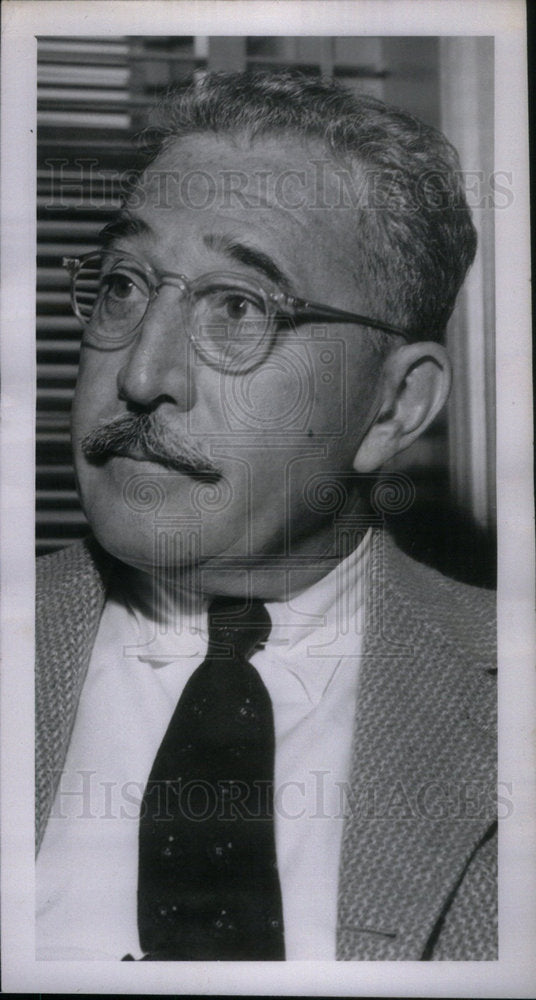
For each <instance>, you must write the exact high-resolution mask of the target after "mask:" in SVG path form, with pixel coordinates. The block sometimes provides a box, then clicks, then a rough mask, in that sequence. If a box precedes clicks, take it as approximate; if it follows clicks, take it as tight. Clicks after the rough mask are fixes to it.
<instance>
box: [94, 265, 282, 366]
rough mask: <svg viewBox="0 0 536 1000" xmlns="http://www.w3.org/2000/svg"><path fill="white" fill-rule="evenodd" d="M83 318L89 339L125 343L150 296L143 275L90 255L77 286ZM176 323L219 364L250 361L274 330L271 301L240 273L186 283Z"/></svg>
mask: <svg viewBox="0 0 536 1000" xmlns="http://www.w3.org/2000/svg"><path fill="white" fill-rule="evenodd" d="M74 295H75V302H76V306H77V310H78V313H79V316H80V318H81V320H82V321H83V323H84V324H85V325H86V326H87V328H88V332H89V334H90V335H93V336H96V337H98V338H99V337H100V338H104V339H105V340H106V341H107V342H108V343H110V342H113V341H114V340H116V341H117V342H118V343H119V342H122V341H124V339H125V337H128V336H129V335H130V334H131V333H133V332H134V331H135V330H136V328H137V327H138V326H139V325H140V323H141V322H142V320H143V318H144V316H145V313H146V311H147V309H148V307H149V303H150V300H151V297H152V292H151V286H150V285H149V283H148V280H147V278H146V276H145V275H144V274H143V272H142V271H141V269H140V270H138V269H137V268H136V266H135V265H134V264H133V263H131V262H130V261H128V260H126V259H121V258H119V257H118V258H111V257H105V256H104V255H101V254H95V255H92V256H91V257H90V258H88V259H87V260H85V261H83V262H82V264H81V266H80V268H79V271H78V274H77V275H76V278H75V283H74ZM178 309H180V310H181V314H180V315H179V316H178V317H177V319H178V324H179V325H180V323H181V322H185V323H186V324H187V326H188V333H189V335H190V337H191V338H192V340H193V341H194V343H195V345H196V346H197V347H198V349H199V350H200V351H201V353H202V354H204V355H205V356H207V355H209V356H210V358H211V359H212V360H213V362H214V363H216V364H228V363H232V362H236V363H242V362H246V361H247V359H249V358H250V357H251V356H252V355H254V354H255V353H256V352H257V351H258V349H259V347H260V346H261V344H262V342H263V341H264V339H265V338H266V337H267V336H268V337H269V336H270V334H271V333H272V332H273V327H274V316H273V310H271V308H270V304H269V301H268V299H267V297H266V296H265V295H264V294H263V293H262V291H261V290H260V289H259V288H258V287H255V286H252V285H251V284H250V283H249V282H248V281H247V280H245V279H241V278H240V276H239V275H236V276H233V277H232V281H231V279H230V278H229V277H228V276H224V275H222V276H221V277H220V276H218V275H205V276H203V277H201V278H199V279H197V280H196V281H193V282H191V283H188V285H186V284H185V286H184V291H183V292H182V294H181V296H180V303H178Z"/></svg>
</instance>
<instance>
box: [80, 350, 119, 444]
mask: <svg viewBox="0 0 536 1000" xmlns="http://www.w3.org/2000/svg"><path fill="white" fill-rule="evenodd" d="M119 367H120V360H119V359H118V357H117V356H115V355H113V356H112V354H111V353H110V354H109V355H104V354H103V353H98V352H96V351H92V350H91V349H89V348H84V347H83V348H82V351H81V354H80V365H79V370H78V379H77V383H76V390H75V394H74V401H73V410H72V424H73V430H74V431H76V429H77V428H78V427H87V428H88V429H91V428H92V427H93V426H94V422H95V418H96V417H99V416H104V415H108V416H113V415H114V414H115V413H116V412H117V372H118V370H119Z"/></svg>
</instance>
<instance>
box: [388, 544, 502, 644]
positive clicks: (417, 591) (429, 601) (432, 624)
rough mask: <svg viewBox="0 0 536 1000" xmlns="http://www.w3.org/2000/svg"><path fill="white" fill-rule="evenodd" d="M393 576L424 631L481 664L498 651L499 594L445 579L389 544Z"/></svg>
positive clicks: (440, 574) (448, 578)
mask: <svg viewBox="0 0 536 1000" xmlns="http://www.w3.org/2000/svg"><path fill="white" fill-rule="evenodd" d="M387 553H388V559H389V563H390V574H389V575H390V576H391V578H392V579H394V580H396V581H397V582H398V584H399V586H400V588H401V590H402V591H403V593H404V596H405V600H406V602H407V604H408V605H409V606H411V608H412V609H413V610H414V612H415V614H417V615H418V616H419V618H420V620H421V625H422V627H423V628H425V629H428V630H431V631H432V632H436V633H442V634H443V635H444V636H445V637H448V639H449V641H450V642H452V643H453V644H454V645H457V646H458V647H459V648H460V649H461V650H464V651H465V652H466V654H467V655H468V656H469V657H470V659H471V661H472V662H473V663H481V662H482V661H483V660H488V659H489V658H490V657H491V658H492V659H494V657H495V650H496V618H497V600H496V593H495V591H492V590H485V589H484V588H482V587H473V586H470V585H469V584H465V583H460V582H459V581H457V580H453V579H451V578H450V577H446V576H443V574H442V573H439V572H438V571H437V570H435V569H432V568H431V567H430V566H425V565H424V564H423V563H419V562H416V561H415V560H414V559H411V558H410V556H407V555H406V554H405V553H403V552H402V551H401V550H400V549H398V548H397V547H396V546H395V545H394V543H392V542H391V541H390V540H389V541H388V542H387Z"/></svg>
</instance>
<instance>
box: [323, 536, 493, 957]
mask: <svg viewBox="0 0 536 1000" xmlns="http://www.w3.org/2000/svg"><path fill="white" fill-rule="evenodd" d="M432 576H433V578H434V579H433V580H432ZM369 593H370V595H371V597H370V602H369V603H370V606H369V608H368V609H367V630H366V632H365V636H366V638H365V646H364V655H363V663H362V668H361V678H360V686H359V691H358V707H357V715H356V724H355V733H354V743H353V755H352V765H351V780H350V782H349V788H348V802H347V810H346V816H347V819H346V824H345V833H344V838H343V850H342V864H341V877H340V888H339V915H338V937H337V957H338V958H341V959H353V960H356V959H361V960H373V959H376V960H379V959H382V960H389V959H413V960H418V959H421V958H422V957H423V951H424V949H425V946H426V943H427V941H428V939H429V937H430V934H431V933H432V931H433V929H434V926H435V925H436V922H437V920H438V919H439V917H440V915H441V912H442V909H443V907H444V906H445V903H446V901H447V900H448V898H449V894H450V893H451V892H452V891H453V890H454V889H455V887H456V884H457V882H458V881H459V879H460V878H461V876H462V875H463V871H464V868H465V866H466V864H467V863H468V861H469V859H470V857H471V854H472V852H473V851H474V849H475V848H476V846H477V845H478V843H479V841H480V840H481V839H482V837H483V836H484V835H485V833H486V831H487V830H488V829H489V826H490V824H491V823H492V821H493V816H494V812H495V788H496V785H495V783H494V774H493V760H494V755H495V742H494V739H493V737H492V735H491V733H489V732H485V730H484V728H483V725H482V720H481V719H479V718H477V711H476V709H477V706H479V705H481V703H482V691H481V688H482V685H484V689H485V690H486V688H487V686H488V684H489V685H490V687H491V688H493V681H492V679H491V678H490V677H489V676H488V675H487V672H486V667H487V668H488V669H489V662H486V663H482V662H480V663H478V660H479V658H480V660H482V659H483V653H482V638H481V636H480V629H479V626H480V624H481V622H480V605H479V604H478V601H477V606H476V607H475V608H474V609H471V607H469V608H464V609H463V610H464V612H465V614H464V616H463V617H464V619H465V621H466V625H465V628H466V629H467V627H468V625H467V620H468V619H469V628H472V629H473V630H474V632H475V642H476V643H477V647H478V648H477V649H476V650H475V660H476V661H477V662H476V667H475V666H474V665H473V663H472V662H467V652H465V654H464V653H463V652H462V646H463V645H465V646H466V645H467V643H462V642H461V641H460V637H461V635H460V637H459V640H458V642H456V641H455V640H453V639H452V632H454V634H456V628H458V629H459V632H460V634H461V633H462V632H463V626H462V625H461V624H460V621H461V618H462V615H461V613H460V608H459V607H457V606H456V599H455V595H458V597H457V600H458V604H459V601H460V598H459V595H460V593H462V594H464V595H468V598H467V599H468V600H469V599H470V596H471V594H473V595H475V600H477V598H476V594H477V592H475V591H473V590H471V589H470V588H465V587H461V586H460V585H458V584H454V583H453V582H452V581H447V580H445V579H444V578H442V577H439V576H438V575H436V574H433V573H432V572H431V571H430V570H427V569H424V568H423V567H421V566H419V565H418V564H416V563H414V562H413V561H412V560H409V559H407V558H406V557H405V556H403V555H402V553H400V552H398V550H396V549H395V548H394V546H393V544H392V543H391V542H390V540H389V539H388V538H387V537H384V535H383V533H381V532H378V533H377V535H376V537H375V540H374V543H373V547H372V557H371V587H370V589H369ZM438 593H439V597H438V596H437V595H438ZM480 600H481V598H480ZM488 603H489V602H488ZM446 621H448V622H449V623H450V632H451V635H450V636H449V634H448V633H449V630H448V629H447V628H446V627H445V622H446ZM486 631H487V634H488V646H489V630H484V629H482V634H486ZM490 655H491V651H490ZM471 659H472V657H471ZM477 691H478V699H477V697H476V693H477ZM492 699H493V694H492V693H491V691H490V692H489V693H488V695H487V700H488V702H491V701H492ZM487 714H488V713H486V716H487ZM490 761H491V762H492V763H491V764H490Z"/></svg>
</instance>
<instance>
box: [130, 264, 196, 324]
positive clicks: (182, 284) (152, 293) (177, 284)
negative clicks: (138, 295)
mask: <svg viewBox="0 0 536 1000" xmlns="http://www.w3.org/2000/svg"><path fill="white" fill-rule="evenodd" d="M166 286H167V287H170V288H176V289H177V290H178V292H179V293H180V294H179V296H178V302H179V304H180V305H181V306H182V310H183V319H184V320H185V321H186V325H187V327H188V330H187V333H188V336H189V337H190V338H191V339H192V337H191V332H190V330H189V326H190V315H189V304H190V292H191V289H192V282H191V281H190V279H189V278H187V277H186V275H185V274H175V273H174V272H172V271H168V272H164V274H161V275H159V280H158V282H155V283H154V284H150V285H148V290H149V295H148V296H147V305H146V307H145V312H144V314H143V317H142V319H141V320H140V323H139V324H138V327H139V326H140V325H141V324H142V323H143V322H144V321H145V319H146V318H147V313H148V312H149V309H150V307H151V305H152V303H153V302H154V301H155V299H157V298H158V295H159V293H160V290H161V289H162V288H165V287H166Z"/></svg>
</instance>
